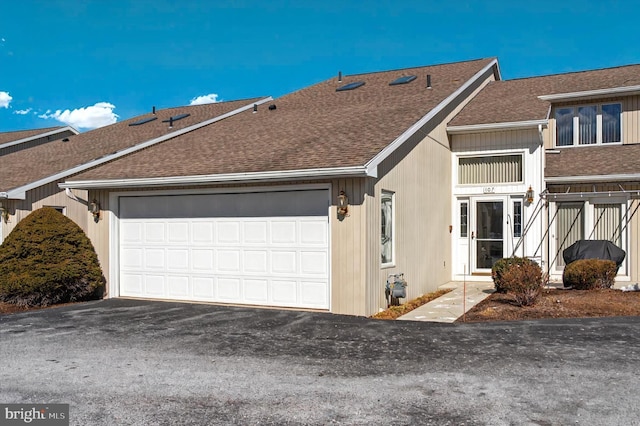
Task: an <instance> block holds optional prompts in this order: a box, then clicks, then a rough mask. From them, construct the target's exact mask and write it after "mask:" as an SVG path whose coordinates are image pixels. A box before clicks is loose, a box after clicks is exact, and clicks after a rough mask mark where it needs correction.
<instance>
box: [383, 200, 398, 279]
mask: <svg viewBox="0 0 640 426" xmlns="http://www.w3.org/2000/svg"><path fill="white" fill-rule="evenodd" d="M395 199H396V194H395V192H393V191H387V190H383V191H382V192H381V194H380V264H381V266H382V267H383V268H389V267H393V266H395V262H396V238H395V236H396V205H395V204H396V201H395ZM385 201H389V203H390V207H391V218H390V223H389V222H388V221H387V220H385V219H387V218H386V217H385V216H384V214H383V213H382V210H383V208H384V205H385ZM387 223H389V224H390V225H391V226H390V228H391V229H390V236H389V240H390V245H391V256H390V259H384V257H383V256H384V244H386V242H383V241H382V239H383V238H384V237H385V234H387V228H386V227H387ZM383 227H385V228H384V229H383ZM385 260H387V261H386V262H385Z"/></svg>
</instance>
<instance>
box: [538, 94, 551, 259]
mask: <svg viewBox="0 0 640 426" xmlns="http://www.w3.org/2000/svg"><path fill="white" fill-rule="evenodd" d="M550 114H551V106H549V110H548V111H547V123H549V115H550ZM538 136H539V137H540V188H542V192H541V194H540V196H542V194H544V193H545V192H546V190H547V188H546V185H545V180H544V170H545V167H546V158H545V151H544V132H543V130H542V124H538ZM545 205H546V200H545V201H543V204H542V206H541V208H542V209H545ZM545 210H547V214H546V215H545V214H541V215H540V230H539V234H538V235H540V238H543V236H544V228H545V219H546V221H547V222H548V221H549V210H548V209H545ZM547 240H548V236H547ZM542 247H544V244H543V245H542ZM548 253H549V250H547V257H548ZM544 258H545V254H544V252H543V253H540V263H541V265H540V266H542V268H543V270H544V262H545V259H544ZM547 262H548V259H547Z"/></svg>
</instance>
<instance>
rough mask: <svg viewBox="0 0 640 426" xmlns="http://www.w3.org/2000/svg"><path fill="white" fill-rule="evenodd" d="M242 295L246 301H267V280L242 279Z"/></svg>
mask: <svg viewBox="0 0 640 426" xmlns="http://www.w3.org/2000/svg"><path fill="white" fill-rule="evenodd" d="M243 284H244V297H245V301H246V302H248V303H267V302H269V281H268V280H258V279H246V278H245V279H244V281H243Z"/></svg>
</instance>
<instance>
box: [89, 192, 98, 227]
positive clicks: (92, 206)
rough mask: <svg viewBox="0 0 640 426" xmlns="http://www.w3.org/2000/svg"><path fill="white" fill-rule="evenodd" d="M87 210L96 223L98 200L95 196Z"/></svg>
mask: <svg viewBox="0 0 640 426" xmlns="http://www.w3.org/2000/svg"><path fill="white" fill-rule="evenodd" d="M89 210H90V211H91V214H92V215H93V221H94V222H96V223H98V221H99V220H100V202H99V201H98V200H96V199H95V198H94V199H93V200H92V201H91V203H89Z"/></svg>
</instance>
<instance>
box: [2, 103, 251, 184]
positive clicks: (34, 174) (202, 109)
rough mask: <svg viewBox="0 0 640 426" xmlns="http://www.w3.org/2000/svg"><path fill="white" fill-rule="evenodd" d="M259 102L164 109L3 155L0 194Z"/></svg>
mask: <svg viewBox="0 0 640 426" xmlns="http://www.w3.org/2000/svg"><path fill="white" fill-rule="evenodd" d="M258 99H259V98H255V99H245V100H239V101H233V102H219V103H214V104H206V105H195V106H185V107H177V108H168V109H163V110H159V111H157V112H156V116H157V117H158V118H157V120H154V121H150V122H148V123H145V124H142V125H140V126H129V123H133V122H136V121H138V120H140V119H143V118H148V117H153V114H151V113H149V114H146V115H143V116H138V117H134V118H131V119H129V120H125V121H121V122H118V123H115V124H112V125H109V126H105V127H101V128H98V129H95V130H91V131H88V132H85V133H80V134H78V135H73V136H69V138H68V139H69V141H68V142H63V141H56V142H51V143H47V144H43V145H40V146H37V147H33V148H30V149H28V150H23V151H18V152H13V153H10V154H7V155H4V156H2V157H0V170H2V172H3V173H2V177H1V178H0V191H8V190H10V189H14V188H17V187H20V186H23V185H26V184H28V183H30V182H35V181H38V180H40V179H44V178H46V177H49V176H52V175H54V174H56V173H60V172H63V171H65V170H69V169H71V168H73V167H75V166H78V165H80V164H84V163H87V162H89V161H92V160H94V159H97V158H100V157H103V156H105V155H108V154H112V153H115V152H117V151H121V150H123V149H126V148H129V147H132V146H135V145H137V144H140V143H142V142H145V141H148V140H151V139H154V138H157V137H160V136H164V135H166V134H169V133H171V132H174V131H176V130H180V129H183V128H185V127H188V126H191V125H194V124H197V123H200V122H202V121H205V120H207V119H210V118H213V117H216V116H219V115H222V114H225V113H227V112H230V111H232V110H234V109H237V108H240V107H243V106H245V105H250V104H252V103H253V102H256V101H257V100H258ZM184 113H188V114H190V116H189V117H186V118H183V119H181V120H178V121H176V122H174V123H173V128H172V129H169V124H168V123H165V122H163V120H167V119H169V117H172V116H176V115H178V114H184Z"/></svg>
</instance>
